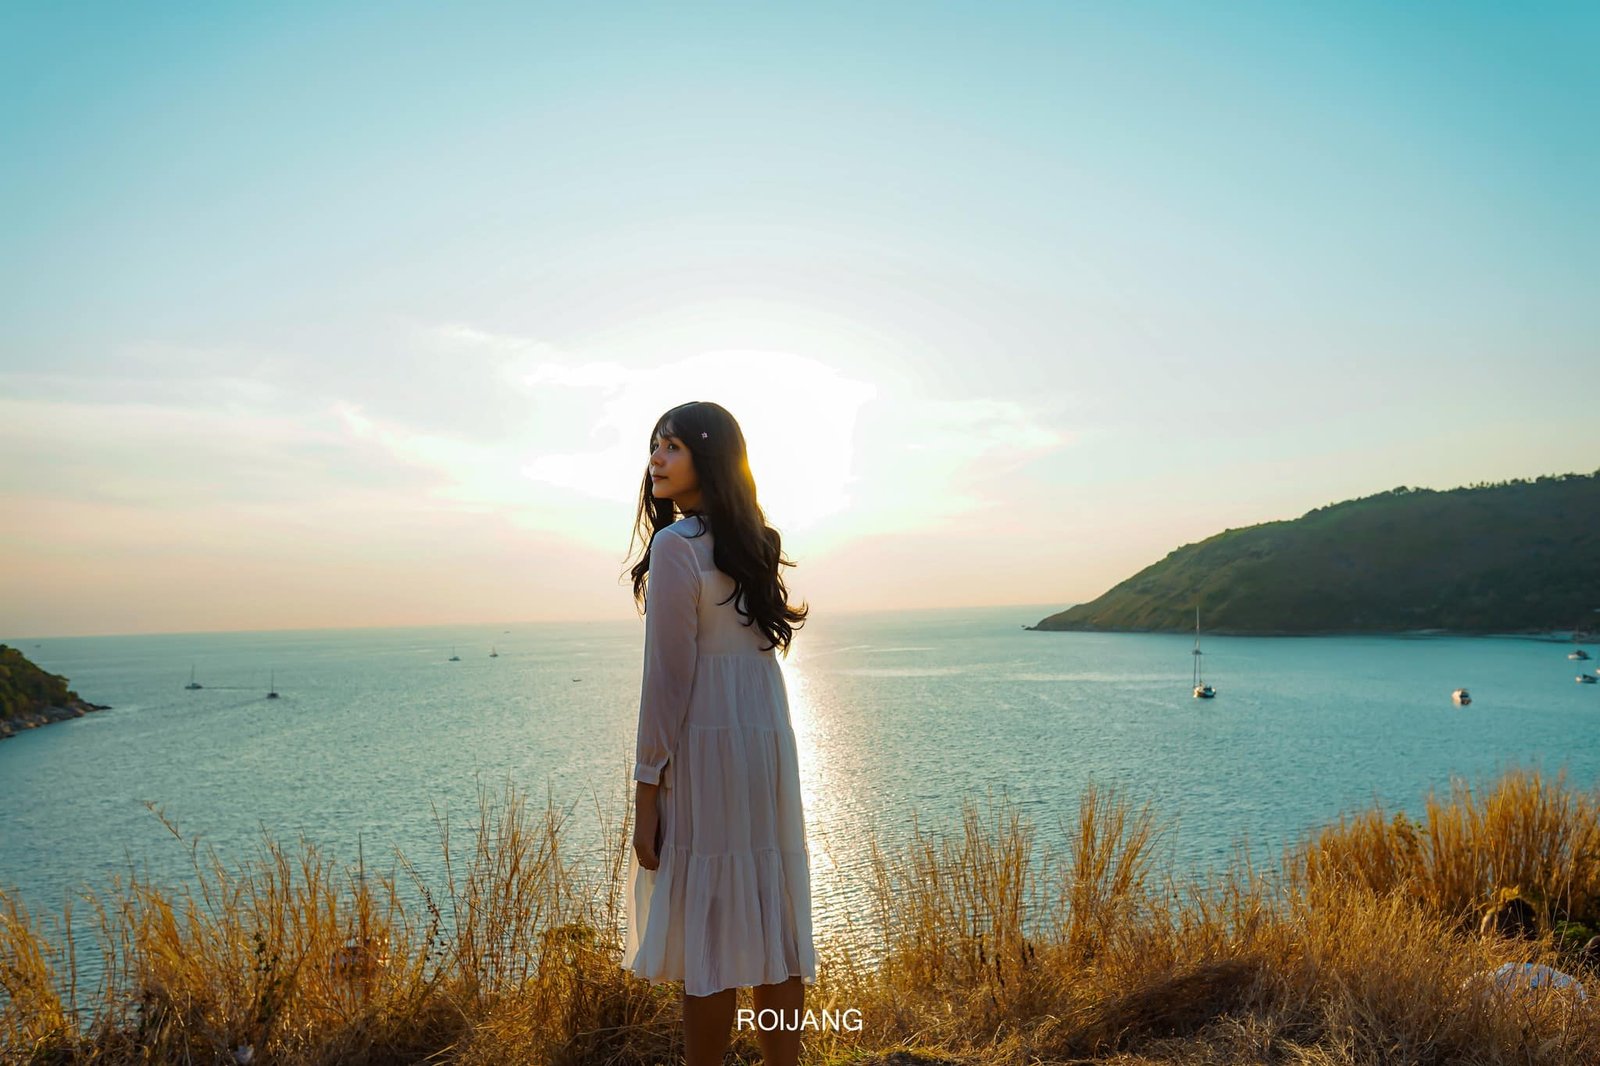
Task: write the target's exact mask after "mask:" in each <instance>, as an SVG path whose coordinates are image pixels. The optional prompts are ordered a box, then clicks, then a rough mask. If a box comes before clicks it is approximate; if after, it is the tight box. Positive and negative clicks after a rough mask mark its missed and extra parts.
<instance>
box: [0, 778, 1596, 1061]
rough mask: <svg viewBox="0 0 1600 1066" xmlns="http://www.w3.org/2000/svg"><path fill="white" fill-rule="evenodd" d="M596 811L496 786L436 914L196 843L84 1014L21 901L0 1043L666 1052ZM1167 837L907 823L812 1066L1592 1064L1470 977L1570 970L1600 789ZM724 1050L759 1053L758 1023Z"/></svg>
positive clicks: (116, 954) (1550, 1001)
mask: <svg viewBox="0 0 1600 1066" xmlns="http://www.w3.org/2000/svg"><path fill="white" fill-rule="evenodd" d="M627 807H628V805H627V803H626V802H625V801H623V802H619V803H618V804H617V809H620V810H623V811H626V810H627ZM156 813H157V815H158V816H160V812H156ZM595 814H596V817H597V819H599V822H600V825H601V830H602V834H603V837H604V839H605V840H606V849H605V855H606V856H607V859H606V861H605V863H604V865H603V868H598V869H597V868H594V867H593V864H585V863H580V862H576V861H574V860H573V859H571V858H569V857H568V856H567V855H566V854H565V852H564V850H563V845H562V838H563V831H564V826H565V823H566V818H567V817H568V815H567V814H565V813H563V812H562V811H560V810H559V809H558V808H557V807H556V806H555V805H554V804H553V803H552V802H550V801H548V800H547V803H546V808H545V812H544V815H543V817H542V818H535V817H531V816H530V815H529V814H528V813H527V811H526V809H525V803H524V799H523V797H522V796H521V795H519V794H518V792H517V791H516V790H515V789H514V788H512V787H510V786H508V787H507V789H506V792H505V794H504V796H503V798H502V799H501V801H500V802H498V803H495V802H493V801H492V799H491V797H489V796H488V795H486V794H483V793H481V792H480V824H479V827H478V831H477V833H476V835H475V840H476V844H475V847H474V850H473V853H472V855H471V856H469V857H468V860H467V861H466V864H465V867H464V868H460V867H461V864H460V862H459V861H458V858H457V856H456V855H454V854H453V853H452V851H451V846H450V834H449V827H448V825H447V824H441V836H442V842H443V850H444V854H443V858H444V868H445V871H446V876H445V880H446V882H447V884H446V885H445V887H444V891H443V893H442V894H440V895H436V894H435V893H434V891H433V890H432V889H431V888H430V886H428V885H426V884H424V883H423V881H422V879H421V878H420V877H418V876H417V874H416V871H415V869H414V868H413V867H411V866H410V865H409V864H406V865H405V866H404V869H405V870H406V873H407V875H408V876H409V877H410V878H411V879H412V882H413V884H414V885H415V888H416V891H417V893H418V896H419V898H421V899H422V900H423V902H424V906H423V907H422V908H421V909H420V911H419V912H418V913H407V912H406V909H405V907H404V906H403V905H402V902H401V900H402V897H401V894H400V892H399V891H398V890H397V886H396V884H395V883H394V881H393V880H392V879H389V878H370V877H366V876H354V875H351V874H349V873H347V872H345V873H342V872H340V871H338V870H336V869H334V868H333V867H332V865H331V864H329V863H326V862H324V861H323V860H322V859H321V857H320V856H319V854H318V852H317V850H316V848H315V847H313V846H311V845H309V844H306V843H305V842H304V841H301V847H300V852H299V855H298V856H297V857H295V858H294V859H291V858H290V856H289V855H288V854H287V853H286V852H285V851H284V850H283V849H281V848H280V847H278V846H277V845H276V844H274V843H273V842H271V841H270V840H269V841H267V849H266V855H267V858H266V859H264V860H262V861H260V862H258V863H255V864H248V865H246V866H245V868H244V869H242V870H241V871H239V872H237V873H235V872H231V871H229V870H227V869H225V868H224V867H223V865H222V864H221V863H220V862H218V861H216V859H215V857H214V856H212V857H211V858H210V860H209V862H206V863H202V862H201V861H200V860H199V857H198V848H197V847H195V846H194V845H193V844H191V845H190V846H191V849H192V853H193V855H194V860H195V869H196V873H197V876H198V883H199V884H200V886H201V887H200V898H198V899H196V898H194V896H192V895H187V894H186V895H185V896H184V897H183V898H182V899H181V900H178V899H173V898H169V896H168V895H165V894H163V893H162V892H161V891H160V890H159V889H158V888H156V887H153V886H150V885H146V884H142V883H140V882H138V881H137V880H132V881H130V882H129V883H127V884H126V885H124V884H123V883H122V882H121V881H120V879H119V880H117V881H115V882H114V883H113V886H112V890H111V892H109V893H108V894H107V895H105V896H99V895H95V894H88V895H86V896H85V898H87V899H88V900H89V903H90V906H91V908H92V912H93V922H92V925H93V933H94V938H93V939H94V941H95V944H96V946H97V947H98V949H99V950H100V952H101V953H102V956H103V958H104V960H105V963H106V969H105V977H104V979H103V982H102V986H101V988H100V989H99V990H98V995H97V997H96V998H95V1003H96V1004H97V1006H96V1007H95V1008H94V1009H93V1010H90V1009H87V1008H82V1007H80V1004H79V1002H78V1000H79V996H78V987H77V958H78V952H79V951H80V950H83V945H82V944H80V941H82V940H84V939H85V938H84V936H83V934H82V931H81V929H74V928H73V915H72V911H71V909H70V908H69V909H68V910H67V911H66V912H64V913H63V915H62V916H61V918H60V919H59V920H58V921H53V922H52V923H51V924H52V929H51V930H49V931H47V930H46V928H45V923H43V922H41V921H40V920H38V919H36V918H35V917H34V916H32V915H30V914H29V913H28V911H27V910H26V909H25V908H24V906H23V904H22V902H21V901H20V900H18V899H16V898H14V897H12V896H9V895H6V894H4V893H0V992H3V998H0V1056H3V1057H4V1059H5V1061H7V1062H17V1063H34V1064H42V1063H108V1064H111V1063H116V1064H121V1063H217V1062H220V1063H234V1062H236V1061H238V1059H239V1058H241V1057H243V1056H242V1055H241V1054H240V1049H248V1051H249V1055H250V1058H251V1060H252V1062H253V1063H254V1064H264V1063H305V1064H312V1063H373V1064H380V1063H381V1064H388V1063H415V1062H441V1063H457V1064H477V1063H496V1064H504V1063H551V1064H558V1066H564V1064H574V1066H576V1064H589V1063H595V1064H615V1066H644V1064H647V1063H661V1062H671V1061H674V1060H676V1059H677V1058H679V1057H680V1056H681V1041H680V1037H679V1032H678V1025H679V1012H678V1000H677V995H676V992H675V990H674V988H675V986H660V987H652V986H650V985H648V984H647V983H645V982H642V981H638V980H636V979H634V978H633V977H632V976H631V975H629V974H627V973H626V972H625V971H623V970H621V969H620V967H619V966H618V960H619V958H620V955H621V941H622V929H621V923H622V917H623V915H622V901H621V891H622V885H623V874H624V872H625V866H624V863H625V862H628V861H631V859H630V855H629V851H628V848H627V846H626V842H627V841H628V839H629V838H630V835H631V828H630V826H629V825H628V820H627V817H626V816H624V817H623V818H622V819H620V820H616V819H610V818H608V817H607V815H606V810H605V805H604V804H596V812H595ZM163 821H166V820H165V818H164V817H163ZM167 824H168V826H169V828H171V829H172V831H173V832H174V834H176V835H178V837H179V838H180V839H182V834H181V833H179V831H178V829H177V828H176V827H175V826H172V825H171V823H170V822H169V823H167ZM1156 836H1157V834H1156V831H1155V821H1154V818H1153V815H1152V812H1151V811H1150V810H1149V809H1147V808H1146V809H1138V808H1135V807H1134V806H1132V805H1131V804H1129V803H1127V802H1126V801H1125V800H1123V799H1122V798H1120V797H1118V796H1116V795H1115V794H1112V793H1108V792H1104V791H1101V790H1098V789H1095V788H1093V787H1090V788H1088V789H1086V790H1085V792H1084V794H1083V796H1082V799H1081V803H1080V806H1079V810H1078V812H1077V820H1076V824H1075V825H1073V826H1071V827H1070V831H1068V832H1065V833H1064V834H1063V839H1065V840H1067V841H1068V846H1067V850H1066V853H1065V855H1063V856H1056V855H1053V854H1050V853H1049V852H1048V851H1046V850H1043V849H1040V848H1039V847H1038V846H1037V843H1036V834H1035V832H1034V829H1033V827H1032V826H1030V825H1028V824H1026V823H1025V822H1024V821H1023V819H1022V818H1021V817H1020V815H1019V813H1018V812H1017V811H1016V809H1015V808H1014V807H1012V806H1010V805H1009V804H1008V803H1006V802H1004V801H1002V802H1001V803H999V804H993V803H991V804H989V805H987V806H985V807H982V808H980V806H979V805H978V804H977V803H975V802H969V803H968V804H967V805H966V806H965V808H964V810H963V817H962V821H961V824H960V826H959V827H957V828H955V829H953V830H952V831H950V832H947V833H940V832H925V831H923V830H922V829H921V828H920V827H915V826H914V827H913V831H912V836H911V840H910V843H909V844H908V845H907V846H905V847H904V848H900V849H896V850H894V851H893V852H892V853H887V854H886V853H885V852H884V851H883V850H882V849H881V848H880V847H879V846H878V845H877V844H876V842H874V843H873V845H872V852H873V865H874V870H875V873H874V884H873V896H874V898H875V901H876V906H875V909H874V913H873V914H872V915H871V916H870V920H868V921H867V924H866V927H865V929H863V930H858V931H859V932H862V933H864V934H865V935H869V936H870V937H871V938H872V939H873V940H874V943H873V944H872V945H871V946H872V948H873V949H874V950H872V951H871V952H870V953H869V954H870V955H871V956H872V957H874V958H876V959H878V960H879V961H877V962H876V963H875V964H873V965H867V964H865V963H864V962H862V961H861V954H860V953H858V952H853V951H852V950H850V949H849V948H848V947H846V946H845V945H843V944H835V943H824V944H820V945H819V948H820V949H821V955H822V963H821V966H820V973H819V981H818V984H817V985H816V986H815V987H814V988H813V989H811V990H810V993H809V995H808V1006H811V1007H813V1008H814V1009H818V1010H821V1009H823V1008H828V1009H831V1010H835V1011H837V1010H842V1009H844V1008H849V1007H853V1008H856V1009H858V1010H859V1011H860V1012H861V1017H862V1019H863V1022H864V1024H863V1027H862V1028H861V1030H860V1031H859V1032H852V1031H848V1030H843V1031H841V1030H837V1029H829V1030H826V1031H822V1032H818V1033H814V1034H810V1035H808V1037H807V1044H806V1060H807V1061H808V1062H813V1063H827V1064H830V1066H842V1064H847V1063H848V1064H862V1066H865V1064H872V1066H941V1064H945V1063H959V1064H963V1066H965V1064H972V1063H985V1064H987V1063H994V1064H1015V1066H1033V1064H1035V1063H1052V1062H1085V1061H1094V1062H1105V1063H1116V1064H1121V1066H1142V1064H1148V1063H1157V1062H1160V1063H1179V1064H1193V1066H1202V1064H1213V1063H1274V1064H1276V1063H1285V1064H1289V1063H1294V1064H1306V1066H1345V1064H1369V1063H1370V1064H1387V1063H1467V1064H1474V1063H1482V1064H1510V1063H1518V1064H1542V1063H1551V1064H1557V1063H1560V1064H1565V1063H1587V1062H1600V1006H1597V1004H1600V999H1592V1000H1590V1001H1588V1002H1579V1001H1577V1000H1576V999H1574V998H1572V997H1569V996H1566V995H1562V994H1557V993H1544V994H1540V993H1520V994H1519V993H1507V992H1496V991H1493V990H1491V989H1489V988H1487V987H1486V986H1485V985H1484V984H1483V982H1482V981H1481V980H1480V979H1478V978H1477V977H1475V975H1478V974H1481V973H1483V972H1485V971H1488V970H1492V969H1493V968H1494V967H1495V966H1497V965H1499V964H1501V963H1503V962H1507V961H1523V960H1530V961H1543V962H1546V963H1549V964H1551V965H1555V966H1557V967H1560V968H1566V969H1569V970H1570V969H1572V963H1571V961H1570V956H1568V955H1565V954H1563V950H1564V941H1563V939H1562V936H1563V935H1565V936H1567V937H1569V938H1570V937H1573V936H1576V935H1579V934H1580V933H1581V932H1583V931H1585V930H1586V929H1587V928H1589V927H1592V926H1593V925H1594V924H1595V922H1596V917H1597V916H1596V907H1597V901H1600V848H1597V844H1600V800H1597V797H1596V796H1595V795H1594V794H1589V793H1580V792H1577V791H1575V790H1573V789H1572V788H1571V787H1569V786H1568V784H1567V783H1566V781H1565V780H1564V779H1563V778H1560V777H1557V778H1555V779H1545V778H1543V777H1541V776H1540V775H1539V774H1537V773H1532V772H1522V771H1513V772H1511V773H1509V774H1507V775H1506V776H1504V777H1502V778H1501V779H1500V780H1499V781H1497V782H1495V783H1494V784H1493V785H1492V786H1491V787H1488V788H1485V789H1480V790H1476V791H1475V790H1472V789H1469V788H1467V787H1466V786H1457V787H1455V788H1454V789H1453V790H1452V792H1451V793H1450V794H1449V795H1448V796H1445V797H1433V798H1430V800H1429V802H1428V803H1427V806H1426V810H1425V812H1424V815H1423V818H1422V819H1421V820H1420V821H1418V822H1413V821H1411V820H1409V819H1407V818H1405V817H1404V816H1403V815H1400V816H1396V817H1393V818H1390V817H1389V816H1388V815H1386V814H1385V813H1384V812H1383V811H1381V810H1375V811H1370V812H1367V813H1364V814H1361V815H1359V816H1357V817H1355V818H1353V819H1347V820H1345V821H1343V822H1341V823H1340V824H1339V825H1337V826H1336V827H1334V828H1332V829H1329V830H1327V831H1325V832H1323V833H1321V834H1319V835H1318V836H1317V837H1315V838H1314V839H1312V840H1310V841H1308V842H1307V843H1306V844H1305V845H1303V846H1301V847H1298V848H1295V849H1293V850H1291V851H1290V852H1289V853H1288V854H1287V855H1286V856H1285V859H1284V864H1283V869H1282V871H1280V872H1277V873H1275V874H1274V875H1273V876H1271V877H1267V876H1263V875H1260V874H1258V873H1256V872H1254V871H1252V870H1250V869H1249V868H1248V867H1247V866H1245V865H1244V864H1243V863H1240V864H1237V865H1236V866H1235V868H1234V870H1233V871H1232V872H1230V873H1228V874H1227V875H1225V876H1223V877H1220V878H1218V879H1216V880H1214V881H1212V882H1209V883H1206V884H1182V885H1180V884H1176V883H1174V882H1172V881H1171V880H1170V879H1169V878H1165V877H1158V875H1157V871H1156V869H1155V863H1154V862H1153V847H1154V842H1155V840H1156ZM401 862H402V863H404V857H403V856H402V857H401ZM374 881H376V884H374ZM1513 893H1514V894H1517V895H1521V896H1523V897H1524V898H1526V899H1528V900H1530V901H1531V902H1533V903H1534V904H1535V906H1536V908H1537V909H1538V910H1539V912H1540V914H1541V916H1542V919H1543V921H1542V926H1541V928H1542V929H1543V930H1544V935H1543V936H1542V938H1541V939H1540V940H1539V941H1537V942H1535V943H1531V944H1530V943H1521V942H1506V941H1501V940H1480V939H1479V938H1478V937H1477V936H1476V935H1475V932H1474V930H1475V926H1476V920H1475V919H1476V915H1477V914H1478V913H1479V912H1480V911H1482V910H1483V909H1484V908H1485V907H1487V906H1489V905H1490V904H1492V903H1493V902H1495V901H1496V900H1498V899H1500V898H1503V897H1505V896H1506V895H1508V894H1513ZM436 899H442V900H443V906H442V907H441V906H439V905H438V904H437V903H436V902H435V901H436ZM180 904H181V905H180ZM1584 976H1585V977H1587V978H1592V976H1593V975H1584ZM1589 983H1590V985H1591V986H1592V987H1593V988H1594V990H1595V991H1596V992H1597V993H1600V982H1596V981H1594V980H1590V982H1589ZM741 996H742V997H743V1005H747V1006H748V1005H749V1000H748V994H747V993H741ZM734 1054H735V1057H736V1058H737V1059H739V1060H741V1061H746V1062H748V1061H751V1060H754V1059H756V1058H758V1057H759V1050H758V1049H757V1046H756V1044H755V1041H754V1040H753V1039H752V1036H751V1034H748V1033H743V1034H740V1035H739V1036H738V1037H737V1039H736V1042H735V1046H734Z"/></svg>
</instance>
